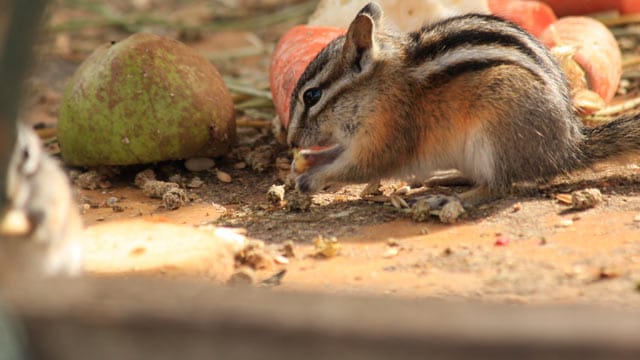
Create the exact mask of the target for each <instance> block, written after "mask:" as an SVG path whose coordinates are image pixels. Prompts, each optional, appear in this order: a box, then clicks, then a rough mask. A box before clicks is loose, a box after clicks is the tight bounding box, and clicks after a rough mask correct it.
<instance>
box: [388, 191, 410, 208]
mask: <svg viewBox="0 0 640 360" xmlns="http://www.w3.org/2000/svg"><path fill="white" fill-rule="evenodd" d="M389 199H390V200H391V205H393V207H394V208H396V209H408V208H409V204H407V202H406V201H405V200H404V199H403V198H402V197H400V196H398V195H395V194H393V195H391V196H390V197H389Z"/></svg>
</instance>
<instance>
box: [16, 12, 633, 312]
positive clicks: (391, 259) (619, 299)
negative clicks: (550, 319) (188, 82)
mask: <svg viewBox="0 0 640 360" xmlns="http://www.w3.org/2000/svg"><path fill="white" fill-rule="evenodd" d="M106 3H107V4H108V5H109V6H111V7H112V8H113V9H116V10H118V11H120V12H126V10H127V9H128V8H127V6H133V5H128V2H119V1H112V2H106ZM125 3H126V4H125ZM134 3H136V2H134ZM137 3H140V4H145V3H153V2H144V1H140V2H137ZM249 3H260V2H249ZM162 4H171V5H165V6H166V8H165V7H161V8H159V9H157V10H154V14H157V13H162V12H163V11H165V12H167V13H171V12H172V11H175V10H176V9H180V11H181V12H179V13H177V14H174V15H173V18H172V19H175V17H179V16H184V17H185V18H190V19H192V20H193V21H196V25H197V24H210V23H212V22H215V19H216V16H223V15H225V13H224V12H223V13H222V14H220V13H215V12H214V11H212V10H211V7H207V6H206V5H204V3H203V2H192V3H189V4H186V5H185V4H180V3H179V2H177V1H176V2H163V3H162ZM253 5H255V4H253ZM149 6H151V5H149ZM202 6H204V8H201V7H202ZM203 9H204V10H203ZM277 9H278V8H276V10H277ZM134 10H135V11H137V12H144V11H145V10H144V9H134ZM223 10H224V9H223ZM272 10H274V9H273V8H266V10H265V9H264V8H261V7H259V6H258V7H250V8H230V9H226V11H228V13H230V14H236V15H237V14H241V13H243V12H246V14H249V15H242V16H249V18H250V17H251V16H261V14H265V13H267V12H268V11H272ZM86 11H87V10H82V9H77V8H74V7H72V6H71V5H67V4H66V2H64V1H59V2H58V4H57V5H56V6H55V7H54V8H53V10H52V16H51V19H50V22H51V24H52V25H51V26H59V27H60V26H62V25H64V24H68V23H69V21H71V20H77V19H78V18H82V17H85V16H86ZM221 11H222V10H221ZM194 13H197V14H200V16H199V17H196V18H195V20H194V18H193V17H191V16H190V15H189V14H194ZM238 16H239V15H238ZM61 24H62V25H61ZM291 25H292V22H284V23H276V24H273V25H271V26H269V27H265V28H261V29H248V30H232V31H230V30H225V31H213V30H211V31H209V30H201V31H195V32H193V33H185V32H184V31H179V30H175V29H174V28H172V27H171V26H164V27H162V26H157V25H155V26H149V27H146V28H145V27H143V28H142V29H136V30H148V31H154V32H157V33H163V34H165V35H169V36H173V37H176V38H179V39H181V40H183V41H186V42H187V44H189V45H190V46H193V47H195V48H196V49H197V50H198V51H200V52H201V53H202V54H205V55H206V56H208V57H209V58H210V59H212V61H213V62H214V64H215V65H216V66H217V67H218V69H219V70H220V72H221V73H222V74H223V76H225V77H232V78H234V79H236V80H238V79H239V81H241V82H242V83H249V84H252V85H253V86H254V87H256V88H259V89H264V88H265V86H266V85H268V80H267V79H268V78H267V74H268V63H269V55H270V51H271V49H272V47H273V44H274V42H275V40H276V39H277V38H278V36H279V35H280V34H282V32H283V31H285V30H286V29H287V28H288V27H290V26H291ZM205 29H206V28H205ZM130 31H131V30H130V29H128V28H126V27H125V29H123V28H122V27H114V26H109V27H102V26H101V27H97V26H96V27H90V26H89V27H84V28H82V30H78V31H75V30H74V31H68V30H65V31H61V30H60V31H57V32H52V33H50V35H49V36H50V38H51V39H52V41H51V42H49V43H48V46H45V45H43V54H44V55H43V60H42V61H41V64H40V67H39V70H38V71H37V73H36V75H35V76H34V78H33V80H32V83H31V91H32V93H31V96H30V99H29V103H28V104H29V105H31V106H28V107H27V108H28V109H29V111H27V112H26V114H25V117H26V119H27V120H28V121H30V122H31V123H34V124H36V123H44V124H55V121H56V116H57V108H58V106H59V103H60V99H61V92H62V89H63V86H64V82H65V81H66V79H68V78H69V76H70V75H71V74H72V73H73V70H74V69H75V68H76V67H77V65H78V63H79V62H80V61H81V60H82V59H83V58H85V57H86V56H87V55H88V53H89V52H90V51H91V50H92V49H94V48H95V47H97V46H98V45H99V44H100V43H102V42H104V41H109V40H111V39H114V38H116V39H120V38H123V37H125V36H126V35H127V34H128V33H129V32H130ZM634 36H636V37H634ZM634 36H629V35H627V37H624V38H621V40H624V42H626V44H625V49H626V50H627V51H628V52H630V53H632V54H637V53H638V46H637V39H638V38H640V36H638V35H634ZM247 54H248V55H247ZM637 70H638V68H636V69H635V70H634V71H636V72H637ZM632 72H633V71H632ZM622 92H624V93H625V94H624V95H625V96H627V97H630V96H633V95H637V93H638V87H637V81H636V77H629V78H627V79H626V80H625V82H624V88H623V91H622ZM269 114H273V111H272V109H260V111H254V112H251V111H244V112H243V111H240V110H238V113H237V118H238V119H239V120H241V124H245V125H246V124H250V125H251V126H245V125H240V126H239V128H238V133H239V140H238V145H237V147H236V149H235V150H234V151H233V152H232V153H231V154H230V155H229V156H227V157H225V158H222V159H216V166H215V168H214V169H212V170H207V171H202V172H198V173H194V172H190V171H188V170H186V169H185V168H184V164H183V163H182V162H171V163H162V164H154V165H150V166H139V167H129V168H120V169H117V171H116V172H115V173H114V172H113V171H107V173H109V175H108V176H106V177H105V178H104V179H103V180H102V181H101V182H100V183H99V184H97V185H98V188H97V189H94V190H87V189H82V188H81V187H80V186H75V189H76V190H77V193H78V194H77V199H78V203H79V204H80V208H81V210H82V212H83V218H84V220H85V223H86V225H87V226H89V227H92V226H95V225H97V224H100V225H101V226H102V227H104V225H105V224H109V223H114V224H118V223H119V222H117V221H116V220H125V221H128V220H132V219H134V220H140V219H143V220H148V221H151V222H170V223H175V224H187V225H193V226H203V225H207V226H208V225H216V226H227V227H234V228H242V229H246V235H247V236H248V237H250V238H252V239H259V240H263V241H264V242H265V244H266V248H267V249H268V251H270V252H271V253H274V254H277V253H279V252H281V251H282V248H283V246H284V244H285V243H287V242H292V243H293V245H292V248H291V249H292V251H293V254H291V253H289V254H288V255H289V258H288V260H287V261H271V262H269V263H267V264H265V265H263V266H260V267H259V268H258V269H256V270H255V271H256V272H255V274H254V275H252V276H254V277H255V281H258V282H259V281H260V280H262V279H267V278H269V277H270V276H272V275H273V274H275V273H277V272H278V271H280V270H282V269H286V274H285V275H284V277H283V278H282V279H281V282H280V283H279V286H277V287H275V288H274V289H283V290H308V291H323V292H332V293H337V292H339V293H375V294H392V295H398V296H406V297H438V298H449V299H475V300H486V301H498V302H504V303H598V304H607V305H612V306H616V307H625V308H636V309H637V308H639V307H638V305H640V167H639V165H640V162H639V160H638V159H631V161H630V162H627V163H625V164H622V165H621V164H604V165H603V166H599V167H598V168H596V169H589V170H585V171H582V172H578V173H575V174H572V175H571V176H568V177H562V178H559V179H556V180H555V181H553V182H552V183H550V184H542V185H541V184H518V185H517V186H516V187H515V188H514V191H513V192H512V194H510V195H509V196H508V197H506V198H504V199H500V200H497V201H495V202H493V203H491V204H489V205H485V206H481V207H479V208H472V209H468V211H467V213H465V214H464V215H463V216H462V217H461V218H460V219H458V221H457V222H456V223H455V224H442V223H441V222H440V221H439V220H438V218H437V217H430V218H429V219H428V220H427V221H424V222H416V221H414V220H412V213H411V210H410V209H402V208H396V207H394V206H393V205H392V204H391V202H390V201H389V200H388V198H386V199H385V198H383V197H380V196H378V197H369V198H367V197H365V198H363V197H361V196H360V195H359V194H360V192H361V191H362V189H363V188H364V185H351V186H346V187H343V188H335V189H330V191H327V192H323V193H320V194H316V195H314V196H313V197H312V203H311V205H310V207H309V208H308V209H303V210H299V209H291V208H290V207H291V206H287V205H286V203H285V202H282V203H278V202H275V203H274V202H272V201H270V200H269V199H268V197H267V191H268V190H269V188H270V186H272V185H274V184H282V183H283V181H284V180H285V177H286V174H287V173H288V171H287V164H288V163H289V162H290V159H291V154H290V151H289V150H288V149H287V148H286V147H284V146H282V145H280V144H279V143H278V141H277V140H276V136H274V134H273V133H272V132H271V127H270V123H271V118H270V117H269V116H268V115H269ZM245 120H246V121H245ZM242 121H244V122H242ZM43 137H46V136H43ZM49 144H50V149H51V152H52V153H54V154H55V153H56V144H55V141H51V142H49ZM146 168H151V169H153V170H154V172H155V173H156V175H157V177H158V178H159V179H160V180H164V181H173V182H176V183H177V184H178V185H179V186H180V187H182V188H184V189H186V191H187V193H188V194H189V198H190V201H189V203H188V204H186V205H185V206H182V207H180V208H178V209H176V210H167V209H166V208H164V207H163V206H162V201H161V200H159V199H152V198H149V197H147V196H145V195H144V194H143V191H142V190H141V189H140V188H138V187H136V186H135V185H134V178H135V175H136V174H137V173H138V172H139V171H141V170H144V169H146ZM71 170H72V171H71ZM85 170H86V169H70V171H71V175H73V176H76V175H77V172H78V171H85ZM111 170H112V169H111ZM218 171H222V172H224V173H226V174H228V175H229V176H230V179H231V180H230V182H228V181H227V180H228V179H225V181H222V180H221V178H220V176H219V173H218ZM196 177H197V178H198V179H200V180H201V182H199V181H196V182H195V183H194V182H193V180H194V178H196ZM406 185H407V184H405V183H401V182H393V181H388V182H384V183H383V186H382V191H383V194H384V195H391V194H392V193H393V192H394V191H396V190H397V189H400V188H402V187H404V186H406ZM586 188H597V189H599V190H600V191H601V192H602V194H603V201H602V202H601V203H600V204H598V205H597V206H595V208H592V209H588V210H584V211H572V210H570V209H569V206H568V205H566V204H563V203H562V202H560V201H558V200H557V198H556V196H557V195H559V194H569V193H571V191H574V190H580V189H586ZM462 190H465V188H464V187H454V188H448V187H432V188H420V187H415V186H414V188H413V189H412V190H411V191H410V192H409V194H408V195H404V196H403V198H404V199H405V200H406V201H407V202H408V204H409V205H410V204H412V202H413V201H414V200H416V199H417V198H418V197H419V196H422V195H425V194H437V193H447V194H450V193H452V192H459V191H462ZM288 192H289V191H288ZM289 204H291V201H289ZM294 207H295V206H294ZM107 228H108V227H107ZM318 237H323V238H325V239H326V238H331V237H336V238H337V240H338V242H339V243H340V245H341V250H340V253H339V254H338V255H337V256H335V257H330V258H319V257H318V256H316V255H314V254H315V253H316V252H317V249H316V247H315V245H314V244H313V242H314V240H315V239H316V238H318ZM122 241H127V239H126V238H123V239H122ZM96 251H98V250H96ZM175 251H176V252H179V251H180V243H179V239H176V248H175ZM199 261H201V259H200V260H199ZM183 266H188V264H187V265H183Z"/></svg>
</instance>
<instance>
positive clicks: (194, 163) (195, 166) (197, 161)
mask: <svg viewBox="0 0 640 360" xmlns="http://www.w3.org/2000/svg"><path fill="white" fill-rule="evenodd" d="M214 166H216V162H215V161H214V160H213V159H211V158H207V157H195V158H191V159H187V161H185V162H184V167H185V168H186V169H187V170H189V171H192V172H199V171H205V170H209V169H212V168H213V167H214Z"/></svg>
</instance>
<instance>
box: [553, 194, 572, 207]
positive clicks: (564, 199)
mask: <svg viewBox="0 0 640 360" xmlns="http://www.w3.org/2000/svg"><path fill="white" fill-rule="evenodd" d="M556 200H558V201H559V202H560V203H562V204H565V205H571V194H558V195H556Z"/></svg>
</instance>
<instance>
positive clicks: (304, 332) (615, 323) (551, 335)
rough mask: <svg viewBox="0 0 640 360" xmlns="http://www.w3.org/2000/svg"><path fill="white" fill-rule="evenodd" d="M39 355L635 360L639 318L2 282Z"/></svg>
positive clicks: (118, 281) (120, 285) (177, 287)
mask: <svg viewBox="0 0 640 360" xmlns="http://www.w3.org/2000/svg"><path fill="white" fill-rule="evenodd" d="M3 294H4V297H5V300H6V302H7V303H8V304H9V305H10V308H11V309H13V311H14V313H15V314H17V315H18V317H19V318H20V319H21V320H22V323H23V324H24V327H25V328H26V330H27V334H28V341H29V348H30V351H31V352H32V353H33V355H34V356H35V358H37V359H65V360H67V359H94V360H99V359H181V360H188V359H205V358H206V359H214V358H215V359H256V358H261V359H326V358H350V359H388V358H392V357H395V358H398V359H427V358H429V359H438V358H447V359H451V358H459V359H478V358H491V359H516V358H517V359H533V358H545V359H546V358H559V359H582V358H586V357H588V358H592V359H593V358H595V359H613V358H616V359H624V358H628V359H640V316H639V314H638V312H637V311H635V312H634V311H622V310H612V309H603V308H590V307H577V306H553V307H551V306H549V307H532V306H526V307H525V306H512V305H498V304H494V305H488V304H478V303H464V302H442V301H434V300H420V301H412V300H406V299H405V300H403V299H397V298H389V297H344V296H331V295H326V294H310V293H304V294H303V293H283V292H277V291H270V290H264V289H253V288H251V289H248V288H220V287H214V286H212V285H211V284H210V283H204V282H189V281H181V280H171V281H169V280H160V279H143V278H129V279H125V278H101V279H88V278H85V279H80V280H74V281H69V280H48V281H42V282H29V283H28V284H25V283H23V284H20V285H13V286H8V287H6V288H5V289H4V292H3Z"/></svg>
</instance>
